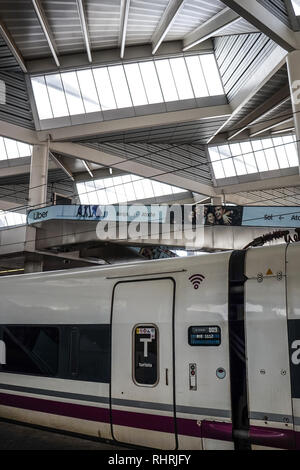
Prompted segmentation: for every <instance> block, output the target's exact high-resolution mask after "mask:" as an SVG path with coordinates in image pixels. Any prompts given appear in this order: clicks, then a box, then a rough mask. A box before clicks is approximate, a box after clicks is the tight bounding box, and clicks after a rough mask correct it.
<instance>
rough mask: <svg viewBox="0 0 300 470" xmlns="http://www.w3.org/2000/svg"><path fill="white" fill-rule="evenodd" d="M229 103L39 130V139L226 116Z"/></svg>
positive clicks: (101, 132) (102, 132)
mask: <svg viewBox="0 0 300 470" xmlns="http://www.w3.org/2000/svg"><path fill="white" fill-rule="evenodd" d="M231 112H232V108H231V106H230V105H228V104H226V105H219V106H208V107H204V108H192V109H186V110H182V111H173V112H167V113H159V114H149V115H146V116H138V117H131V118H126V119H114V120H111V121H102V122H96V123H90V124H81V125H76V126H75V125H74V126H69V127H63V128H57V129H49V130H47V131H39V132H38V133H37V134H38V137H39V139H40V141H41V142H42V141H45V140H47V137H48V135H49V136H51V139H52V140H53V141H58V140H70V139H74V138H85V137H89V136H93V135H103V134H107V133H109V132H124V131H129V130H132V129H143V128H147V127H153V126H155V127H156V126H160V125H161V126H163V125H168V124H177V123H181V122H190V121H199V120H204V119H211V118H218V117H225V118H226V117H228V116H230V115H231Z"/></svg>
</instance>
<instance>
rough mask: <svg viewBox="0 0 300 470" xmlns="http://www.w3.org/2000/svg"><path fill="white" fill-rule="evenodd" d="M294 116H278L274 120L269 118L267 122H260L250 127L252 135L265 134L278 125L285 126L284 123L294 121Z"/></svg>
mask: <svg viewBox="0 0 300 470" xmlns="http://www.w3.org/2000/svg"><path fill="white" fill-rule="evenodd" d="M293 120H294V118H293V116H291V117H288V118H284V119H283V118H282V116H281V117H278V118H275V119H272V120H269V121H268V122H266V123H260V124H257V125H256V126H254V127H252V128H251V129H250V137H256V136H258V135H261V134H264V133H265V132H268V131H270V130H271V129H275V128H276V127H278V126H283V125H284V124H288V123H292V122H291V121H293Z"/></svg>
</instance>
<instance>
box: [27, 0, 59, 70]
mask: <svg viewBox="0 0 300 470" xmlns="http://www.w3.org/2000/svg"><path fill="white" fill-rule="evenodd" d="M31 1H32V4H33V7H34V9H35V12H36V15H37V17H38V20H39V22H40V25H41V27H42V29H43V31H44V34H45V37H46V39H47V42H48V45H49V48H50V50H51V53H52V56H53V58H54V60H55V63H56V65H57V67H60V63H59V59H58V50H57V46H56V43H55V40H54V37H53V34H52V31H51V29H50V26H49V23H48V20H47V18H46V15H45V12H44V9H43V7H42V4H41V1H40V0H31Z"/></svg>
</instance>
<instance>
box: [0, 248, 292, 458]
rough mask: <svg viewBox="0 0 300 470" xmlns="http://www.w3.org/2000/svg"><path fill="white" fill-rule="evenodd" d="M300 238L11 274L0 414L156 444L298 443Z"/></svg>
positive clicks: (0, 297) (4, 314) (0, 309)
mask: <svg viewBox="0 0 300 470" xmlns="http://www.w3.org/2000/svg"><path fill="white" fill-rule="evenodd" d="M299 270H300V244H299V243H295V244H289V245H286V244H282V245H276V246H269V247H262V248H251V249H249V250H245V251H244V250H241V251H234V252H224V253H217V254H205V255H202V256H195V257H187V258H175V259H167V260H161V261H160V260H159V261H147V262H141V263H134V264H128V265H119V266H116V265H114V266H110V267H106V266H105V267H99V268H98V267H95V268H86V269H85V268H83V269H77V270H69V271H56V272H46V273H39V274H25V275H19V276H10V277H2V278H1V279H0V418H1V419H5V420H12V421H14V422H21V423H27V424H31V425H33V426H39V427H41V426H42V427H45V428H51V429H55V430H59V431H63V432H67V433H76V434H78V435H85V436H90V437H93V438H97V439H101V440H110V441H114V442H118V443H122V444H125V445H128V444H129V445H133V446H141V447H143V448H144V447H147V448H152V449H162V450H176V449H183V450H187V449H189V450H190V449H196V450H201V449H203V450H206V449H260V448H261V449H271V448H275V449H278V448H279V449H297V448H298V449H299V448H300V290H299V288H300V273H299Z"/></svg>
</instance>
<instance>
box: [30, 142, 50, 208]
mask: <svg viewBox="0 0 300 470" xmlns="http://www.w3.org/2000/svg"><path fill="white" fill-rule="evenodd" d="M48 159H49V146H48V144H44V145H34V146H33V152H32V157H31V165H30V183H29V208H33V209H35V208H37V207H39V206H43V205H45V204H46V202H47V181H48Z"/></svg>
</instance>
